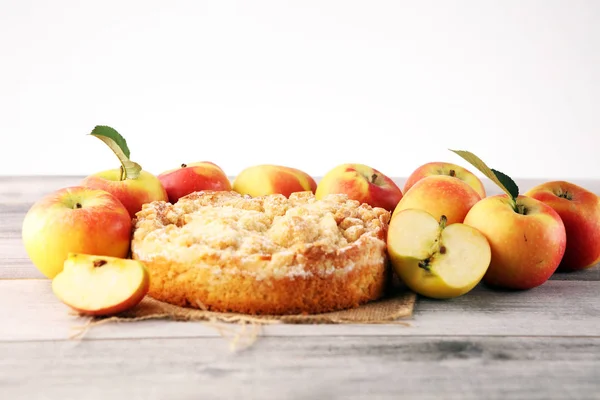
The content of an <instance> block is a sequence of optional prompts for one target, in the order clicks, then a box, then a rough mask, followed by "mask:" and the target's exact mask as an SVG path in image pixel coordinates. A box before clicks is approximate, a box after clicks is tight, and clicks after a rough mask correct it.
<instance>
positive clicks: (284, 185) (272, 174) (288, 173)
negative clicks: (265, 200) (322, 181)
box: [233, 164, 317, 197]
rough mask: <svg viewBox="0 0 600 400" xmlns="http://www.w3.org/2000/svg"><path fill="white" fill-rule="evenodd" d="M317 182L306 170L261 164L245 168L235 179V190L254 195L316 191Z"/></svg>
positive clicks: (285, 194)
mask: <svg viewBox="0 0 600 400" xmlns="http://www.w3.org/2000/svg"><path fill="white" fill-rule="evenodd" d="M316 188H317V184H316V182H315V180H314V179H313V178H312V177H311V176H310V175H308V174H307V173H306V172H304V171H301V170H299V169H296V168H291V167H286V166H282V165H271V164H261V165H254V166H251V167H248V168H246V169H244V170H243V171H242V172H240V173H239V174H238V175H237V176H236V177H235V179H234V180H233V190H234V191H236V192H238V193H240V194H244V195H246V194H247V195H250V196H252V197H257V196H266V195H269V194H282V195H284V196H285V197H289V196H290V194H292V193H294V192H307V191H310V192H313V193H314V192H315V189H316Z"/></svg>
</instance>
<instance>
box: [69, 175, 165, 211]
mask: <svg viewBox="0 0 600 400" xmlns="http://www.w3.org/2000/svg"><path fill="white" fill-rule="evenodd" d="M80 185H81V186H85V187H89V188H92V189H101V190H105V191H107V192H109V193H111V194H112V195H113V196H115V197H116V198H117V199H119V200H120V201H121V203H123V205H124V206H125V208H126V209H127V211H129V215H130V217H131V218H134V217H135V214H136V213H137V212H138V211H140V210H141V209H142V206H143V205H144V204H146V203H151V202H153V201H168V196H167V192H166V191H165V188H164V187H163V186H162V184H161V183H160V180H159V179H158V178H157V177H156V176H155V175H153V174H151V173H150V172H148V171H141V172H140V175H139V176H138V177H136V178H133V179H130V178H126V179H122V173H121V169H120V168H114V169H109V170H105V171H101V172H97V173H95V174H92V175H90V176H88V177H86V178H85V179H84V180H83V181H82V182H81V184H80Z"/></svg>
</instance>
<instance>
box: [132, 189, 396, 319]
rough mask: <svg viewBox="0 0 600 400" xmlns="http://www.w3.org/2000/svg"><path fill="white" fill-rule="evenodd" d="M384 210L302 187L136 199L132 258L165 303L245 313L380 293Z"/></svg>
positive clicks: (340, 304) (356, 301)
mask: <svg viewBox="0 0 600 400" xmlns="http://www.w3.org/2000/svg"><path fill="white" fill-rule="evenodd" d="M389 220H390V212H389V211H386V210H384V209H382V208H376V207H371V206H369V205H367V204H364V203H363V204H361V203H359V202H358V201H354V200H349V199H348V198H347V196H346V195H337V194H334V195H328V196H326V197H325V198H323V199H320V200H316V199H315V197H314V195H313V194H312V193H311V192H298V193H293V194H291V195H290V197H289V198H286V197H285V196H283V195H279V194H276V195H268V196H260V197H250V196H247V195H246V196H243V195H241V194H238V193H236V192H233V191H201V192H195V193H191V194H189V195H187V196H184V197H182V198H180V199H179V201H178V202H177V203H175V204H171V203H168V202H164V201H155V202H152V203H149V204H145V205H144V206H143V208H142V210H141V211H139V212H138V213H137V214H136V218H135V219H134V231H133V236H132V243H131V251H132V258H134V259H137V260H140V261H143V262H144V263H145V264H146V266H147V268H148V270H149V273H150V290H149V293H148V294H149V295H150V296H151V297H153V298H155V299H157V300H161V301H165V302H168V303H171V304H175V305H179V306H185V307H194V308H201V309H206V310H211V311H220V312H237V313H245V314H263V315H265V314H267V315H283V314H302V313H304V314H316V313H322V312H329V311H335V310H341V309H347V308H352V307H357V306H359V305H361V304H363V303H366V302H368V301H372V300H376V299H378V298H380V297H381V296H382V295H383V293H384V291H385V288H386V287H387V283H388V280H389V279H390V277H391V273H390V267H389V263H388V257H387V251H386V242H385V240H386V235H387V229H388V223H389Z"/></svg>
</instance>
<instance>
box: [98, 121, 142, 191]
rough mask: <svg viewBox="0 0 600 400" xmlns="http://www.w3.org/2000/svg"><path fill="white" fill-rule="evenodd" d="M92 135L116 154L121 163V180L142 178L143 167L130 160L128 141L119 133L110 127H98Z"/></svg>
mask: <svg viewBox="0 0 600 400" xmlns="http://www.w3.org/2000/svg"><path fill="white" fill-rule="evenodd" d="M90 135H92V136H95V137H97V138H98V139H100V140H102V141H103V142H104V143H105V144H106V145H107V146H108V147H109V148H110V149H111V150H112V151H113V153H115V155H116V156H117V158H118V159H119V162H120V163H121V180H125V179H136V178H137V177H139V176H140V172H141V171H142V167H141V166H140V165H139V164H138V163H135V162H133V161H131V160H130V159H129V156H130V152H129V147H128V146H127V141H126V140H125V138H124V137H123V136H121V134H120V133H119V132H117V131H116V130H115V129H114V128H111V127H110V126H105V125H97V126H96V127H94V129H93V130H92V132H91V133H90Z"/></svg>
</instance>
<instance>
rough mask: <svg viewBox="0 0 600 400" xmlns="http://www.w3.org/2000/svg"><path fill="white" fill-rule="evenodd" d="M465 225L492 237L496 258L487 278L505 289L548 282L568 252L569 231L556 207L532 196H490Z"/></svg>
mask: <svg viewBox="0 0 600 400" xmlns="http://www.w3.org/2000/svg"><path fill="white" fill-rule="evenodd" d="M464 223H465V225H469V226H472V227H473V228H476V229H477V230H479V231H480V232H481V233H483V234H484V236H485V237H486V238H487V239H488V242H489V243H490V247H491V249H492V260H491V263H490V266H489V268H488V270H487V272H486V274H485V275H484V277H483V281H484V282H485V283H486V284H488V285H490V286H494V287H499V288H505V289H531V288H534V287H536V286H539V285H541V284H543V283H544V282H546V281H547V280H548V278H550V276H551V275H552V274H553V273H554V272H555V271H556V269H557V267H558V265H559V264H560V261H561V260H562V257H563V255H564V253H565V247H566V243H567V235H566V231H565V226H564V224H563V222H562V219H561V218H560V216H559V215H558V213H557V212H556V211H554V210H553V209H552V207H550V206H548V205H546V204H544V203H542V202H541V201H539V200H536V199H534V198H531V197H527V196H522V195H519V196H517V197H516V207H513V204H512V202H511V199H510V198H509V197H508V196H507V195H506V194H501V195H496V196H489V197H486V198H485V199H482V200H480V201H479V202H477V203H476V204H475V205H474V206H473V207H472V208H471V209H470V210H469V212H468V213H467V215H466V217H465V220H464Z"/></svg>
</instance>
